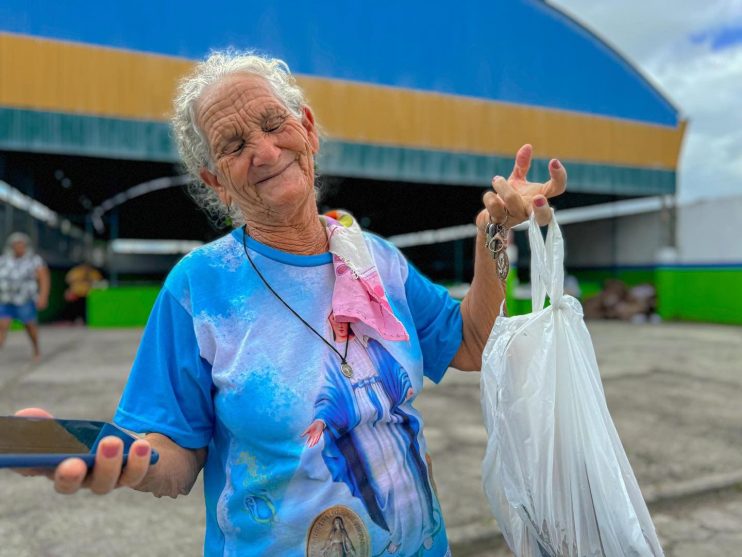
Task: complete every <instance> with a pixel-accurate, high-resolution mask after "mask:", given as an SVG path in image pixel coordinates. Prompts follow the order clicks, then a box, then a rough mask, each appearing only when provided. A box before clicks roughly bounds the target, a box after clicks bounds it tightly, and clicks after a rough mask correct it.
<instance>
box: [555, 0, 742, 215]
mask: <svg viewBox="0 0 742 557" xmlns="http://www.w3.org/2000/svg"><path fill="white" fill-rule="evenodd" d="M550 3H551V4H553V5H555V6H557V7H559V8H561V9H562V10H564V11H566V12H567V13H569V14H570V15H572V16H574V17H575V18H576V19H578V20H579V21H581V22H582V23H585V24H587V26H588V27H589V28H591V29H592V30H593V31H595V32H597V33H598V34H599V35H600V36H601V37H603V38H604V39H606V40H607V41H608V42H609V43H610V44H611V45H613V46H614V47H616V48H617V49H618V50H619V51H620V52H621V53H622V54H624V55H625V56H626V57H627V58H629V59H630V60H631V61H632V62H634V63H635V64H637V65H638V66H639V67H640V68H641V69H642V71H643V72H644V74H645V75H646V76H647V77H649V78H650V80H652V81H653V82H654V83H655V84H657V85H658V86H659V88H660V89H661V90H662V91H663V92H664V93H665V94H666V95H667V96H668V97H669V98H670V99H671V100H672V102H673V103H674V104H675V105H676V106H677V107H679V109H680V111H681V113H682V115H683V117H685V118H687V119H688V120H689V121H690V123H689V127H688V130H687V131H686V137H685V143H684V146H683V152H682V155H681V162H680V175H679V184H678V186H679V195H680V198H681V199H682V200H684V201H690V200H693V199H699V198H708V197H718V196H728V195H740V196H742V0H550Z"/></svg>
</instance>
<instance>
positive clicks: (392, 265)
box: [363, 230, 407, 276]
mask: <svg viewBox="0 0 742 557" xmlns="http://www.w3.org/2000/svg"><path fill="white" fill-rule="evenodd" d="M363 236H364V237H365V239H366V244H367V245H368V246H369V249H370V250H371V253H372V255H373V257H374V261H375V263H376V266H377V267H378V269H379V272H380V273H382V275H385V274H388V273H389V272H394V271H401V272H402V275H404V276H406V274H407V259H406V258H405V256H404V255H403V254H402V252H401V251H400V250H399V248H398V247H397V246H395V245H394V244H393V243H392V242H390V241H389V240H387V239H386V238H382V237H381V236H378V235H376V234H374V233H373V232H368V231H365V230H364V231H363Z"/></svg>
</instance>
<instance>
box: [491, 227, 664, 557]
mask: <svg viewBox="0 0 742 557" xmlns="http://www.w3.org/2000/svg"><path fill="white" fill-rule="evenodd" d="M528 233H529V240H530V244H531V254H532V255H531V289H532V293H531V297H532V301H533V313H530V314H528V315H521V316H516V317H504V316H500V317H498V319H497V321H496V322H495V326H494V327H493V329H492V333H491V334H490V338H489V340H488V342H487V346H486V347H485V350H484V354H483V357H482V376H481V395H482V410H483V413H484V420H485V425H486V427H487V432H488V443H487V452H486V454H485V458H484V462H483V463H482V477H483V485H484V491H485V495H486V496H487V499H488V500H489V503H490V506H491V508H492V512H493V514H494V516H495V518H496V519H497V522H498V524H499V526H500V528H501V529H502V532H503V534H504V536H505V540H506V541H507V543H508V545H509V546H510V549H512V550H513V552H514V553H515V554H516V555H517V556H519V557H526V556H527V557H542V556H545V555H549V556H569V557H572V556H574V557H586V556H607V557H619V556H621V557H623V556H625V555H635V556H661V555H663V552H662V548H661V547H660V544H659V541H658V540H657V535H656V533H655V530H654V525H653V524H652V520H651V518H650V516H649V512H648V511H647V507H646V505H645V503H644V499H643V498H642V495H641V492H640V491H639V486H638V485H637V482H636V479H635V477H634V473H633V472H632V470H631V466H630V465H629V461H628V459H627V458H626V453H625V452H624V450H623V447H622V446H621V441H620V440H619V438H618V434H617V432H616V428H615V427H614V425H613V422H612V420H611V417H610V414H609V413H608V408H607V406H606V402H605V395H604V393H603V387H602V384H601V381H600V375H599V373H598V364H597V361H596V359H595V352H594V351H593V346H592V341H591V339H590V334H589V333H588V331H587V328H586V327H585V323H584V321H583V315H582V307H581V306H580V303H579V302H578V301H577V300H576V299H575V298H573V297H571V296H567V295H564V294H563V283H564V268H563V261H564V242H563V240H562V234H561V231H560V230H559V226H558V225H557V223H556V220H555V218H552V220H551V223H550V224H549V229H548V234H547V237H546V242H545V243H544V240H543V237H542V235H541V231H540V230H539V226H538V224H537V223H536V221H535V219H534V218H533V217H532V218H531V221H530V224H529V232H528ZM547 294H548V296H549V299H550V300H551V305H550V306H549V307H547V308H544V301H545V298H546V295H547Z"/></svg>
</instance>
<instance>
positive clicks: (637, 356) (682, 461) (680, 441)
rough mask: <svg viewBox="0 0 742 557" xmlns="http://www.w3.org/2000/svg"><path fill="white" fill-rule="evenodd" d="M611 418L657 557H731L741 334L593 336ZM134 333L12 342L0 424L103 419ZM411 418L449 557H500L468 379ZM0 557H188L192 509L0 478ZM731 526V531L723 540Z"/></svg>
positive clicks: (1, 374) (741, 476) (448, 385)
mask: <svg viewBox="0 0 742 557" xmlns="http://www.w3.org/2000/svg"><path fill="white" fill-rule="evenodd" d="M588 326H589V328H590V330H591V334H592V335H593V340H594V344H595V347H596V352H597V354H598V360H599V364H600V367H601V374H602V375H603V380H604V387H605V391H606V396H607V399H608V404H609V407H610V409H611V412H612V415H613V418H614V421H615V422H616V426H617V428H618V430H619V433H620V434H621V438H622V441H623V443H624V446H625V448H626V451H627V453H628V456H629V459H630V461H631V463H632V465H633V467H634V471H635V473H636V475H637V478H638V480H639V484H640V485H641V487H642V490H643V492H644V494H645V496H646V497H647V498H648V500H649V501H650V509H651V510H652V514H653V516H654V519H655V524H656V526H657V529H658V532H659V533H660V536H661V537H662V539H663V542H664V544H665V549H666V552H667V555H668V556H670V557H681V556H682V557H685V556H690V555H707V554H708V555H712V554H713V555H718V554H726V555H730V554H734V552H733V551H731V548H738V547H739V545H740V542H742V540H740V539H739V536H738V535H737V534H736V532H737V531H739V530H740V528H739V526H742V495H740V492H739V491H738V487H739V486H740V485H741V482H742V410H741V408H742V404H741V403H742V328H739V327H723V326H713V325H690V324H661V325H629V324H624V323H614V322H591V323H589V324H588ZM140 334H141V331H139V330H104V331H87V330H85V329H82V328H46V329H44V330H43V331H42V343H43V348H44V350H45V357H44V360H43V361H42V362H41V363H40V364H39V365H31V364H29V363H28V357H29V355H30V349H29V348H28V347H27V341H26V339H25V337H24V336H23V335H22V333H12V334H11V335H10V337H9V340H8V344H7V345H6V347H5V348H4V349H3V350H2V351H0V414H9V413H12V412H14V411H15V410H16V409H18V408H22V407H25V406H42V407H45V408H47V409H49V410H50V411H52V412H53V413H55V414H56V415H59V416H64V417H70V418H74V417H81V418H82V417H85V418H96V419H109V418H110V417H111V414H112V413H113V410H114V408H115V405H116V402H117V400H118V395H119V393H120V391H121V389H122V387H123V384H124V382H125V380H126V376H127V373H128V366H129V365H130V362H131V360H132V358H133V356H134V353H135V350H136V345H137V342H138V339H139V335H140ZM418 400H419V408H420V409H421V411H422V413H423V416H424V418H425V422H426V432H427V433H426V435H427V438H428V442H429V445H430V449H431V452H432V455H433V462H434V476H435V479H436V483H437V487H438V492H439V495H440V499H441V504H442V506H443V510H444V516H445V517H446V521H447V524H448V531H449V537H450V538H451V542H452V545H453V549H454V551H453V553H454V555H456V556H457V557H461V556H476V557H485V556H488V557H492V556H500V555H508V554H509V553H508V552H507V550H506V549H505V548H504V546H503V543H502V538H501V537H500V536H499V535H498V532H497V528H496V525H495V524H494V521H493V520H492V519H491V515H490V512H489V510H488V508H487V504H486V501H485V499H484V496H483V494H482V489H481V486H480V481H481V478H480V464H481V459H482V456H483V454H484V446H485V441H486V438H485V432H484V428H483V425H482V417H481V411H480V406H479V375H478V374H476V373H474V374H466V373H460V372H456V371H453V370H451V371H449V373H448V374H447V376H446V378H445V379H444V380H443V382H442V383H441V385H439V386H433V385H432V384H429V385H427V388H426V390H425V391H424V392H423V394H422V395H421V396H420V398H419V399H418ZM0 493H2V500H3V504H2V505H0V540H2V543H0V557H5V556H8V557H10V556H13V557H23V556H29V557H37V556H60V557H63V556H68V555H75V556H87V555H91V556H92V555H106V556H112V557H118V556H124V555H127V556H128V555H131V554H139V555H144V556H154V557H157V556H160V555H162V556H165V555H168V556H170V555H198V554H200V549H201V541H202V535H203V521H204V514H203V498H202V495H201V486H200V485H197V486H196V487H195V488H194V491H193V493H192V494H191V495H189V496H188V497H185V498H179V499H177V500H170V499H155V498H154V497H152V496H150V495H147V494H141V493H136V492H131V491H124V490H120V491H117V492H116V493H114V494H112V495H109V496H106V497H98V496H95V495H92V494H90V493H80V494H77V495H75V496H73V497H66V496H61V495H57V494H55V493H54V492H53V490H52V489H51V488H50V485H48V482H47V480H45V479H41V478H21V477H20V476H17V475H14V474H12V473H10V472H8V471H0ZM733 526H737V527H736V528H733Z"/></svg>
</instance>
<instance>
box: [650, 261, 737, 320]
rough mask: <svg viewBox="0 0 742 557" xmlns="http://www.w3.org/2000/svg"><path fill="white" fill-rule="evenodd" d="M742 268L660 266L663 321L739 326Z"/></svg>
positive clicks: (659, 278) (659, 292)
mask: <svg viewBox="0 0 742 557" xmlns="http://www.w3.org/2000/svg"><path fill="white" fill-rule="evenodd" d="M740 290H742V265H740V266H734V267H659V268H658V269H657V295H658V302H659V313H660V316H661V317H662V318H663V319H666V320H685V321H707V322H712V323H728V324H735V325H742V296H740Z"/></svg>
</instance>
